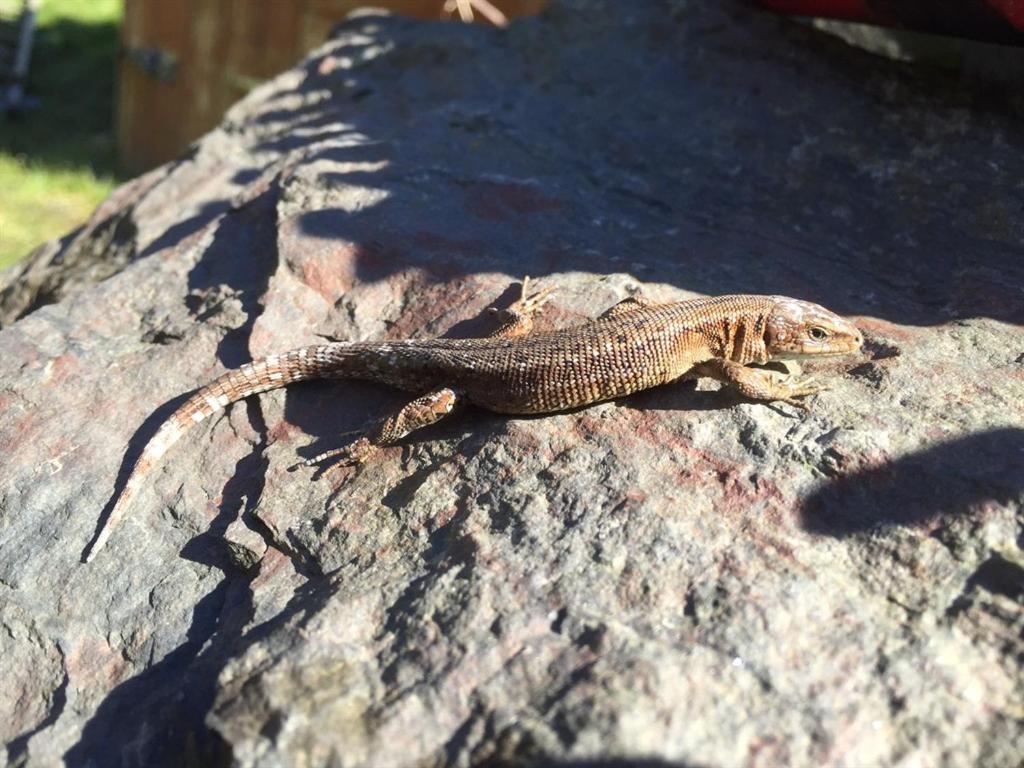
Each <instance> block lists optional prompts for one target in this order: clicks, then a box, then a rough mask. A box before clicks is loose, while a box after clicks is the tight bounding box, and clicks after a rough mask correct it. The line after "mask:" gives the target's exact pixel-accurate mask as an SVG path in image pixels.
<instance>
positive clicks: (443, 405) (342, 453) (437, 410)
mask: <svg viewBox="0 0 1024 768" xmlns="http://www.w3.org/2000/svg"><path fill="white" fill-rule="evenodd" d="M458 401H459V395H458V393H457V392H456V391H455V390H454V389H451V388H450V387H442V388H440V389H435V390H434V391H433V392H428V393H427V394H425V395H423V396H422V397H417V398H416V399H415V400H413V401H412V402H411V403H408V404H407V405H405V406H404V407H403V408H401V410H399V411H398V412H397V413H395V414H393V415H391V416H388V417H387V418H386V419H384V420H383V421H381V422H380V424H378V425H377V426H376V427H374V428H373V429H372V430H371V431H370V433H369V434H367V435H365V436H364V437H360V438H359V439H358V440H355V441H353V442H351V443H349V444H348V445H346V446H343V447H341V448H335V449H334V450H332V451H325V452H324V453H321V454H319V455H318V456H314V457H313V458H311V459H306V460H305V461H303V462H302V463H303V464H305V465H306V466H307V467H310V466H313V465H315V464H320V463H322V462H324V461H328V460H332V461H334V462H340V463H341V464H342V465H343V466H344V465H358V464H362V463H363V462H365V461H366V460H367V459H368V458H370V457H371V456H372V455H373V454H375V453H376V452H377V451H378V450H380V449H381V448H383V447H384V446H386V445H391V444H392V443H396V442H398V441H399V440H401V439H402V438H403V437H405V436H406V435H408V434H409V433H410V432H414V431H415V430H417V429H422V428H423V427H428V426H430V425H431V424H436V423H437V422H438V421H440V420H441V419H443V418H444V417H445V416H447V415H448V414H450V413H451V412H452V410H453V409H454V408H455V406H456V404H457V403H458Z"/></svg>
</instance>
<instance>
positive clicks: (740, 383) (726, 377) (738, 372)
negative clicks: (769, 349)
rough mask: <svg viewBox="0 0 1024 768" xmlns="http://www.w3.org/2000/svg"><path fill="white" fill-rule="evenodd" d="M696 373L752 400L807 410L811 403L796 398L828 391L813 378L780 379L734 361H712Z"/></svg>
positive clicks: (771, 372)
mask: <svg viewBox="0 0 1024 768" xmlns="http://www.w3.org/2000/svg"><path fill="white" fill-rule="evenodd" d="M692 373H693V374H695V375H697V376H707V377H708V378H711V379H716V380H718V381H721V382H722V383H724V384H726V385H728V386H731V387H733V388H735V389H736V390H738V391H739V392H740V394H742V395H743V396H745V397H749V398H750V399H751V400H760V401H762V402H770V401H772V400H781V401H782V402H784V403H788V404H789V405H793V406H796V407H797V408H800V409H801V410H804V411H806V410H809V407H808V405H807V403H805V402H803V401H801V400H797V399H796V398H798V397H806V396H808V395H814V394H817V393H818V392H822V391H824V390H825V389H827V387H824V386H821V385H819V384H817V383H816V382H815V380H814V379H813V378H812V377H808V378H805V379H794V378H792V377H786V378H780V377H779V374H777V373H775V372H773V371H766V370H762V369H760V368H748V367H747V366H745V365H740V364H739V363H736V362H733V361H732V360H721V359H715V360H708V361H707V362H705V363H701V364H699V365H697V366H695V367H694V369H693V371H692Z"/></svg>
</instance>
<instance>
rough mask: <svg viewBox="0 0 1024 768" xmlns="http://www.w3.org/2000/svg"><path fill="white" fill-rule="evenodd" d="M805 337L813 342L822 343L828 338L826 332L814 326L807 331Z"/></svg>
mask: <svg viewBox="0 0 1024 768" xmlns="http://www.w3.org/2000/svg"><path fill="white" fill-rule="evenodd" d="M807 335H808V336H810V337H811V338H812V339H814V340H815V341H824V340H825V339H827V338H828V331H826V330H825V329H824V328H819V327H818V326H816V325H815V326H812V327H811V328H808V329H807Z"/></svg>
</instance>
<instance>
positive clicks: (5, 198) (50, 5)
mask: <svg viewBox="0 0 1024 768" xmlns="http://www.w3.org/2000/svg"><path fill="white" fill-rule="evenodd" d="M10 4H11V0H0V10H7V8H8V7H9V6H10ZM120 20H121V0H42V3H41V7H40V12H39V18H38V26H37V29H36V39H35V45H34V47H33V52H32V65H31V70H30V75H29V90H30V93H31V95H33V96H36V97H38V98H39V99H40V100H41V104H40V106H39V107H38V108H37V109H34V110H31V111H29V112H27V113H26V114H24V115H22V116H21V117H19V118H16V119H11V118H7V119H4V118H3V117H0V267H4V266H8V265H10V264H12V263H14V262H15V261H17V260H18V259H19V258H21V257H22V256H24V255H25V254H26V253H28V252H29V251H30V250H31V249H32V248H34V247H35V246H36V245H38V244H40V243H42V242H44V241H46V240H49V239H50V238H53V237H59V236H60V235H63V234H64V233H65V232H67V231H68V230H71V229H73V228H74V227H76V226H78V225H79V224H81V223H82V222H83V221H84V220H85V219H86V218H87V217H88V216H89V214H90V213H91V212H92V210H93V208H95V207H96V205H97V204H98V203H99V202H100V201H101V200H103V198H104V197H106V195H107V194H108V193H109V192H110V190H111V189H113V187H114V184H115V183H116V180H117V177H118V166H117V153H116V146H115V140H114V126H113V110H114V76H115V67H116V62H117V46H118V41H117V28H118V24H119V23H120Z"/></svg>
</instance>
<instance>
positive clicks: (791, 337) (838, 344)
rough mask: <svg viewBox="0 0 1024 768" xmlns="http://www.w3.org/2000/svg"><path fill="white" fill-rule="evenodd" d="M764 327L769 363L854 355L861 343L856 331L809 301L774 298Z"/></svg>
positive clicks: (847, 322) (849, 324) (861, 340)
mask: <svg viewBox="0 0 1024 768" xmlns="http://www.w3.org/2000/svg"><path fill="white" fill-rule="evenodd" d="M775 298H776V301H775V305H774V306H773V307H772V309H771V312H770V313H769V314H768V322H767V324H766V326H765V333H764V344H765V351H766V353H767V355H768V358H769V359H770V360H794V359H799V358H806V357H826V356H830V355H844V354H849V353H851V352H856V351H858V350H859V349H860V346H861V344H863V343H864V337H863V336H862V335H861V332H860V331H859V330H857V327H856V326H855V325H854V324H853V323H851V322H849V321H847V320H844V319H843V318H841V317H840V316H839V315H837V314H835V313H834V312H829V311H828V310H827V309H825V308H824V307H823V306H821V305H819V304H812V303H811V302H809V301H800V300H799V299H790V298H786V297H785V296H777V297H775Z"/></svg>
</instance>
